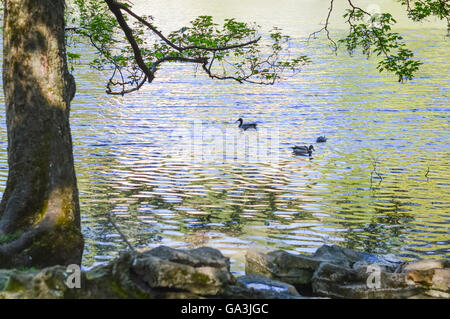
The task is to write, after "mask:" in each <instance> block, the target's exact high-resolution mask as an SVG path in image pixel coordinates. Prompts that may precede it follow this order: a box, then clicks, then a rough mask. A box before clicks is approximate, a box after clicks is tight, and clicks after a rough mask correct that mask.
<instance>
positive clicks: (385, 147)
mask: <svg viewBox="0 0 450 319" xmlns="http://www.w3.org/2000/svg"><path fill="white" fill-rule="evenodd" d="M203 2H204V1H203ZM287 2H289V3H290V4H289V5H290V6H294V5H295V2H293V1H287ZM305 2H308V1H305ZM139 3H142V2H139ZM139 3H138V4H139ZM152 3H154V2H152ZM185 3H188V2H185ZM175 5H176V2H175V1H168V7H166V8H164V7H163V6H162V5H161V4H159V3H157V4H156V5H155V6H156V7H155V8H156V10H155V12H153V13H152V12H149V13H150V14H154V15H155V16H157V17H158V16H160V17H162V20H163V21H165V20H164V18H165V17H169V16H170V14H169V13H171V8H172V9H173V8H174V6H175ZM158 6H159V7H158ZM186 6H187V8H186V10H179V11H176V12H177V13H176V14H177V15H179V17H178V18H179V19H173V20H176V21H189V20H190V19H191V18H192V17H194V16H195V15H196V14H202V13H201V12H198V6H197V7H196V6H194V5H193V4H192V5H191V6H188V5H186ZM202 8H206V9H205V11H208V12H209V14H215V13H216V14H218V12H219V11H221V10H222V7H220V6H219V5H217V7H215V5H209V6H207V5H205V7H202ZM286 8H287V9H286V10H287V12H291V11H289V10H288V9H289V8H290V7H289V6H287V7H286ZM228 9H229V10H228V11H227V12H224V13H223V15H224V16H225V17H226V16H235V14H236V10H234V9H233V10H232V7H229V8H228ZM223 10H225V9H223ZM267 10H268V9H267V8H266V7H264V6H262V9H261V10H260V11H258V10H254V12H256V13H255V15H254V17H252V19H253V20H257V18H258V12H259V16H261V17H264V15H265V14H266V13H267V12H266V11H267ZM172 11H173V10H172ZM208 12H204V13H208ZM299 12H300V11H299ZM244 16H245V15H244ZM265 19H266V18H265ZM173 20H171V21H173ZM273 20H274V21H266V20H264V19H262V21H258V22H260V23H264V24H268V25H269V26H271V25H280V24H284V27H285V29H287V30H288V31H289V34H291V35H292V36H293V38H294V39H293V45H295V48H296V50H298V52H299V53H302V54H307V55H309V56H310V57H311V58H312V60H313V63H312V64H311V65H309V66H308V67H306V68H305V69H304V71H303V72H302V73H300V74H299V75H298V76H296V77H293V78H288V79H287V80H285V81H283V82H281V83H278V84H276V85H275V86H254V85H240V84H236V83H230V82H218V81H212V80H210V79H208V78H206V77H205V76H203V75H202V74H200V72H198V73H197V74H196V73H195V69H194V68H193V67H192V66H185V65H180V64H171V65H166V66H164V67H163V69H162V70H160V71H159V73H158V77H157V79H156V80H155V81H154V83H152V84H151V85H147V86H145V87H144V88H143V89H142V90H141V91H139V92H137V93H134V94H131V95H127V96H125V97H112V96H107V95H106V94H105V93H104V91H105V90H104V84H105V77H103V76H102V75H101V74H99V73H97V72H96V71H94V70H93V69H89V68H88V67H86V66H82V65H80V66H78V67H77V69H76V71H75V76H76V79H77V95H76V97H75V99H74V101H73V103H72V115H71V123H72V135H73V139H74V144H75V149H74V152H75V161H76V169H77V175H78V183H79V190H80V200H81V210H82V224H83V233H84V235H85V236H86V248H85V254H84V264H85V265H86V266H91V265H94V264H97V263H101V262H104V261H106V260H108V259H110V258H113V257H114V256H116V255H117V253H118V251H119V250H121V249H126V245H125V243H124V242H123V240H122V238H121V237H120V235H119V234H118V233H117V231H116V230H115V229H114V227H113V226H112V225H111V224H110V223H109V222H108V219H107V217H106V214H108V213H110V214H111V216H112V218H113V219H114V221H115V222H116V223H117V225H118V226H119V227H120V228H121V230H122V232H123V233H124V234H125V235H126V236H127V237H128V239H129V241H130V242H131V243H132V244H133V245H135V246H136V247H153V246H156V245H161V244H164V245H169V246H171V247H197V246H203V245H207V246H212V247H215V248H219V249H220V250H221V251H222V252H223V253H224V254H226V255H227V256H229V257H230V258H231V260H232V269H233V271H235V272H242V271H243V269H244V255H245V250H246V249H247V248H249V247H259V248H263V249H285V250H288V251H291V252H294V253H295V252H297V253H299V252H307V253H310V252H314V251H315V249H317V247H319V246H320V245H322V244H324V243H335V244H339V245H343V246H346V247H350V248H354V249H357V250H360V251H367V252H377V253H394V254H397V255H399V256H400V257H403V258H416V257H422V258H427V257H432V256H433V257H434V256H439V257H445V256H447V257H448V256H450V242H449V240H450V236H449V222H450V196H449V192H450V182H449V180H450V179H449V178H450V156H449V146H450V136H449V119H450V113H449V98H450V92H449V91H450V90H449V87H450V81H449V77H448V74H449V71H450V68H449V61H448V52H450V50H449V49H450V44H449V42H448V40H446V39H445V37H444V33H445V31H444V30H443V29H423V30H421V29H419V30H417V29H416V30H410V29H402V31H401V32H402V34H404V35H405V37H406V38H407V39H408V41H409V43H410V47H411V48H412V49H413V50H414V51H415V52H416V54H417V55H418V56H419V57H420V58H421V59H423V61H424V62H425V64H424V65H423V67H422V69H421V71H420V73H419V74H418V77H417V78H416V79H415V80H414V81H412V82H410V83H407V84H404V85H401V84H398V83H397V82H396V81H395V78H393V77H392V76H390V75H386V74H379V73H377V71H376V69H375V67H374V66H375V61H374V60H366V59H365V58H362V57H358V56H357V57H354V58H349V57H348V56H347V55H346V54H345V52H341V53H340V54H339V55H338V56H335V55H332V54H330V50H329V47H328V43H326V42H325V41H324V40H323V39H318V40H315V41H313V42H312V43H310V44H309V46H308V45H307V43H306V38H305V37H304V34H303V33H301V34H300V35H299V34H298V33H296V32H295V31H296V30H297V20H296V16H295V14H293V13H292V14H291V15H286V16H284V18H283V16H282V15H281V13H280V16H279V17H274V19H273ZM319 20H320V19H319ZM298 25H300V23H298ZM174 27H176V25H174ZM162 28H163V29H164V28H167V29H171V28H172V26H171V25H170V26H167V25H164V22H163V25H162ZM80 52H85V50H83V48H80ZM83 58H85V59H88V58H89V54H88V56H84V57H83ZM105 76H106V75H105ZM2 99H3V97H2ZM2 106H3V111H2V112H1V113H0V114H1V115H0V116H1V117H2V118H1V126H0V143H1V149H0V151H1V153H0V182H1V187H2V189H3V188H4V185H5V182H6V176H7V154H6V147H7V136H6V130H5V125H4V122H5V119H4V104H3V100H2ZM239 117H242V118H244V120H245V121H255V122H257V123H258V128H259V131H257V132H254V131H246V132H240V131H239V130H238V128H237V124H235V123H234V122H235V121H236V120H237V118H239ZM195 123H197V124H198V123H200V125H201V129H202V131H203V132H207V131H208V130H213V131H214V130H215V132H231V133H230V134H232V136H233V138H235V139H236V140H238V141H239V140H241V141H242V140H247V141H254V140H255V137H256V136H261V132H263V131H264V130H266V131H267V132H277V137H278V141H279V144H277V149H276V154H277V157H276V161H272V160H267V161H264V160H259V159H257V160H255V159H254V158H252V156H247V157H245V156H244V157H240V158H239V157H237V158H235V157H233V156H231V157H229V158H228V157H226V156H225V157H221V156H211V157H208V156H206V157H205V158H202V159H201V160H198V158H194V157H190V155H189V154H187V155H186V154H184V155H183V156H176V154H177V150H178V146H179V148H180V150H181V148H182V146H181V145H180V144H178V143H179V139H178V135H177V134H176V132H179V131H180V129H181V130H183V129H184V131H185V132H192V134H193V137H194V138H193V142H194V143H197V142H198V143H200V146H202V147H211V146H212V145H215V146H217V144H215V143H214V140H208V139H207V138H206V139H201V138H200V139H196V138H195V135H194V132H196V133H197V134H200V133H199V131H198V130H195V129H194V125H196V124H195ZM174 132H175V133H174ZM269 135H270V134H269ZM320 135H325V136H327V137H328V142H327V143H324V144H316V143H315V140H316V138H317V137H318V136H320ZM267 140H268V138H267ZM267 140H265V139H263V142H265V141H267ZM295 144H297V145H309V144H313V145H314V146H315V149H316V152H315V153H314V154H313V156H312V158H308V157H302V156H295V155H293V154H292V150H291V146H293V145H295ZM251 146H252V143H250V148H251ZM215 151H216V152H219V153H220V149H219V151H217V149H215ZM241 151H242V152H249V150H246V149H245V148H244V149H243V150H241ZM211 154H213V153H211ZM220 154H221V153H220ZM216 155H217V154H216ZM241 155H242V154H241ZM244 155H245V154H244ZM247 155H249V154H247Z"/></svg>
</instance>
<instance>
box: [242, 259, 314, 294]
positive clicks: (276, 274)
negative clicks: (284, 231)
mask: <svg viewBox="0 0 450 319" xmlns="http://www.w3.org/2000/svg"><path fill="white" fill-rule="evenodd" d="M320 263H321V261H320V260H316V259H314V258H311V257H310V256H304V255H298V256H297V255H293V254H289V253H287V252H285V251H281V250H277V251H273V252H270V253H268V254H264V253H262V252H258V251H256V250H248V251H247V254H246V264H245V273H246V274H247V275H252V274H259V275H263V276H267V277H269V278H271V279H275V280H279V281H283V282H286V283H289V284H292V285H294V286H297V285H307V284H310V283H311V279H312V276H313V274H314V272H315V270H316V269H317V267H319V265H320Z"/></svg>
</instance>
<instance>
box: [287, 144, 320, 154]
mask: <svg viewBox="0 0 450 319" xmlns="http://www.w3.org/2000/svg"><path fill="white" fill-rule="evenodd" d="M292 150H293V152H294V154H295V155H308V156H311V154H312V152H313V151H315V149H314V146H312V145H310V146H297V145H296V146H294V147H293V148H292Z"/></svg>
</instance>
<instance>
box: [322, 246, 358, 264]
mask: <svg viewBox="0 0 450 319" xmlns="http://www.w3.org/2000/svg"><path fill="white" fill-rule="evenodd" d="M313 258H314V259H316V260H321V261H327V262H328V263H332V264H335V265H341V266H344V267H348V268H350V267H351V266H352V265H353V264H354V263H356V262H357V261H361V260H363V258H362V255H361V254H359V253H358V252H356V251H354V250H351V249H348V248H343V247H340V246H336V245H323V246H322V247H320V248H319V249H317V250H316V252H315V253H314V255H313Z"/></svg>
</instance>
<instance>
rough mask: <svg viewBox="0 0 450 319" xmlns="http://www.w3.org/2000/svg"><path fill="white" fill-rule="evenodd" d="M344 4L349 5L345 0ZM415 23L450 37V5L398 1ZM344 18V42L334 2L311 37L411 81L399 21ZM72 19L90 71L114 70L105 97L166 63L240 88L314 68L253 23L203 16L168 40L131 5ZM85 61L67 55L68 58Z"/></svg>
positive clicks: (77, 12)
mask: <svg viewBox="0 0 450 319" xmlns="http://www.w3.org/2000/svg"><path fill="white" fill-rule="evenodd" d="M344 1H345V0H344ZM398 1H399V2H400V3H401V4H402V5H403V6H404V7H405V9H406V11H407V13H408V16H409V18H410V19H411V20H412V21H416V22H420V21H425V20H426V19H428V18H431V17H435V18H438V19H440V20H446V21H447V26H448V31H449V33H450V18H449V12H450V1H448V0H398ZM347 3H348V9H347V10H346V12H345V14H344V15H343V18H344V19H345V21H346V23H347V24H348V26H349V32H348V34H347V36H346V37H344V38H343V39H339V40H338V41H337V42H335V41H334V40H333V39H332V38H331V37H330V32H329V19H330V16H331V14H332V12H333V4H334V0H330V7H329V12H328V16H327V18H326V23H325V26H324V27H323V28H322V29H320V30H319V31H317V32H314V33H313V34H312V35H311V36H315V35H316V34H318V33H320V32H322V31H326V34H327V37H328V39H329V40H330V41H331V43H332V46H333V48H334V49H335V50H336V52H337V49H338V46H339V45H343V46H344V47H345V49H346V50H347V51H348V53H349V54H350V55H353V54H354V53H355V52H357V51H358V50H360V51H361V52H362V53H363V54H364V55H366V56H367V57H370V56H372V55H376V56H380V57H381V58H382V59H381V60H380V61H379V62H378V66H377V69H378V70H379V71H380V72H385V71H386V72H390V73H392V74H395V75H396V76H397V77H398V81H399V82H404V81H406V80H411V79H412V78H413V77H414V75H415V74H416V73H417V71H418V70H419V67H420V65H421V64H422V62H420V61H418V60H417V59H415V58H414V54H413V52H412V51H411V50H409V49H408V48H407V46H406V43H405V42H404V39H403V37H402V36H401V35H400V34H398V33H396V32H393V31H392V27H393V26H394V25H395V23H396V20H395V19H394V17H393V16H392V15H391V14H390V13H380V14H378V13H376V14H371V13H369V12H367V11H365V10H363V9H362V8H360V7H358V6H357V5H355V4H354V2H353V1H352V0H347ZM67 20H68V25H69V28H68V30H70V31H72V35H75V36H81V37H83V38H87V39H88V41H89V43H90V44H91V45H92V46H93V47H95V48H96V51H97V57H96V58H95V59H94V60H93V61H92V62H91V65H92V66H93V67H95V68H97V69H100V70H105V69H111V77H110V79H109V81H108V83H107V93H109V94H125V93H130V92H133V91H135V90H138V89H139V88H140V87H141V86H142V85H143V84H144V83H145V82H151V81H152V80H153V79H154V77H155V73H156V72H157V71H158V69H159V67H160V65H161V64H163V63H171V62H184V63H193V64H195V65H197V66H199V67H200V68H201V70H202V71H204V72H205V73H206V74H207V75H208V76H209V77H211V78H213V79H220V80H235V81H238V82H240V83H243V82H249V83H258V84H273V83H275V82H276V81H277V80H279V79H280V78H282V76H284V75H287V72H292V73H295V72H297V71H298V70H299V69H300V68H301V67H302V66H303V65H305V64H306V63H308V62H309V59H308V58H307V57H306V56H303V55H299V56H291V53H290V52H289V41H290V38H289V37H288V36H286V35H283V34H282V33H281V30H280V29H278V28H273V29H272V30H270V32H269V35H268V36H265V37H262V36H261V27H260V26H259V25H257V24H255V23H246V22H239V21H236V20H235V19H226V20H225V22H224V23H223V25H218V24H217V23H215V22H214V21H213V18H212V17H211V16H200V17H198V18H196V19H194V20H193V21H191V22H190V24H189V25H187V26H185V27H182V28H181V29H179V30H177V31H173V32H171V33H169V34H168V35H164V34H163V33H162V32H161V31H160V30H159V29H158V28H157V27H156V25H155V24H154V18H153V17H152V16H145V15H138V14H136V13H135V12H133V11H132V5H131V4H130V3H129V2H127V1H125V2H117V1H115V0H103V1H98V0H71V1H70V2H69V6H68V10H67ZM79 57H80V56H79V55H78V54H75V53H70V52H68V58H69V60H74V59H77V58H79Z"/></svg>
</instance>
